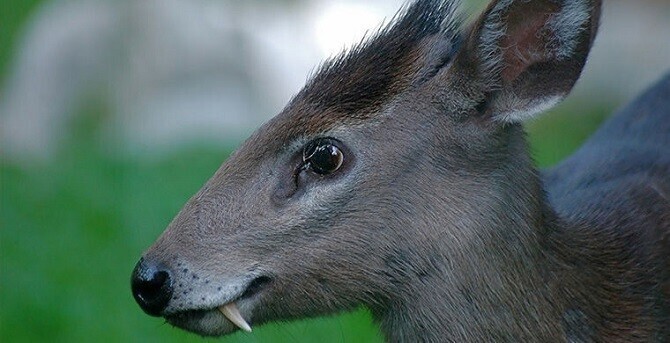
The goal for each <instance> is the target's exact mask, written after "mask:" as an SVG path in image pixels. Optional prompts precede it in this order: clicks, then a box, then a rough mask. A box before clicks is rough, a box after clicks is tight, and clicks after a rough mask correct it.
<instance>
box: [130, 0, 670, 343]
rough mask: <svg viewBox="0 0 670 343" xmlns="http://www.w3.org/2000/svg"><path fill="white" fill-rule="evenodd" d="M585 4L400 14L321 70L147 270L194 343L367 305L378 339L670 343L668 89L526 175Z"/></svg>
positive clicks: (155, 307)
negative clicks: (538, 122) (536, 130)
mask: <svg viewBox="0 0 670 343" xmlns="http://www.w3.org/2000/svg"><path fill="white" fill-rule="evenodd" d="M601 5H602V4H601V1H600V0H493V1H492V2H491V3H490V4H489V5H488V6H487V7H486V8H485V9H484V10H483V12H482V14H481V15H479V16H478V17H477V18H476V19H474V20H471V21H470V22H469V23H467V24H464V22H465V20H463V19H462V17H463V16H462V15H461V14H460V13H459V11H458V7H459V4H458V3H457V2H456V1H450V0H416V1H414V2H412V3H409V4H407V5H405V7H404V8H403V9H402V10H401V11H400V12H399V13H398V14H397V15H396V16H395V17H394V19H393V20H392V21H391V22H390V23H389V24H388V25H386V26H384V27H383V28H381V29H380V30H379V31H378V32H377V33H376V34H374V35H372V37H370V38H368V39H366V40H365V41H364V42H362V43H360V44H359V45H357V46H355V47H353V48H351V49H349V50H348V51H346V52H344V53H343V54H342V55H340V56H338V57H335V58H332V59H331V60H329V61H327V62H325V63H324V64H323V65H322V66H321V67H320V68H319V69H318V70H317V71H315V73H314V74H313V75H312V77H311V78H310V79H309V80H308V82H307V84H306V85H305V87H304V88H303V89H302V90H300V91H299V92H298V93H297V94H296V95H295V96H294V97H293V98H292V99H291V100H290V101H289V103H288V104H287V105H286V107H285V108H284V109H283V110H282V111H281V112H280V113H279V114H278V115H277V116H275V117H274V118H272V119H270V120H269V121H268V122H266V123H265V124H264V125H262V126H261V127H260V128H259V129H258V130H257V131H256V132H255V133H253V134H252V135H251V136H250V138H248V139H247V140H246V141H245V142H244V143H243V144H242V145H241V146H240V147H239V149H238V150H236V151H235V152H234V153H233V154H232V155H231V156H230V157H229V158H228V159H227V160H226V161H225V162H224V163H223V164H222V165H221V167H220V168H219V169H218V170H217V171H216V172H215V173H214V175H213V176H212V177H211V179H209V180H208V181H207V182H206V183H205V184H204V185H203V186H202V188H201V189H200V190H199V191H198V192H197V193H196V194H195V195H193V197H192V198H190V199H189V200H188V202H187V203H186V204H185V205H184V206H183V208H182V209H181V211H180V212H179V213H178V214H177V215H176V217H175V218H174V219H173V220H172V222H171V223H170V224H169V226H168V227H167V229H166V230H165V231H164V232H163V233H162V234H161V235H160V237H159V238H158V239H157V240H156V242H155V243H154V244H153V245H152V246H151V247H150V248H149V249H148V250H147V251H145V252H144V254H143V255H142V257H141V258H140V260H139V262H138V263H137V265H136V266H135V269H134V271H133V272H132V276H131V290H132V294H133V296H134V298H135V300H136V301H137V303H138V304H139V306H140V307H141V309H142V310H143V311H144V312H146V313H147V314H149V315H151V316H157V317H163V318H164V319H165V320H166V321H167V322H168V323H170V324H172V325H174V326H176V327H178V328H182V329H184V330H188V331H191V332H194V333H197V334H199V335H202V336H221V335H226V334H229V333H232V332H235V331H237V330H244V331H251V325H254V326H256V325H261V324H263V323H267V322H272V321H280V320H281V321H285V320H295V319H301V318H310V317H317V316H327V315H332V314H336V313H341V312H345V311H350V310H353V309H356V308H359V307H365V308H367V309H369V311H370V313H371V314H372V316H373V318H374V320H375V322H376V323H377V324H378V325H379V328H380V332H381V333H382V334H383V336H384V338H385V339H386V340H387V341H389V342H668V341H670V74H668V75H666V76H665V77H663V78H662V79H661V80H660V81H659V82H658V83H657V84H656V85H654V86H652V87H651V88H649V90H647V91H646V92H644V93H643V94H642V95H641V96H640V97H639V98H637V99H636V100H634V101H633V102H632V103H631V104H630V105H628V106H626V107H624V108H623V109H621V110H619V111H618V112H616V113H615V114H614V115H613V116H611V118H609V119H608V121H606V122H605V123H604V124H603V125H602V126H601V127H600V128H599V129H598V130H597V131H596V133H594V135H593V136H592V137H591V138H589V139H588V140H587V142H586V143H584V145H583V146H582V147H581V148H579V149H578V150H577V151H576V152H575V153H573V154H572V155H571V156H569V157H568V158H566V159H565V160H564V161H562V162H560V163H559V164H558V165H557V166H555V167H552V168H550V169H544V170H540V169H538V167H536V165H535V163H534V161H533V159H532V158H531V155H530V153H529V146H528V142H527V140H526V137H525V131H524V127H523V123H524V122H525V121H526V120H528V119H530V118H533V117H535V116H537V115H538V114H540V113H541V112H543V111H545V110H547V109H549V108H551V107H552V106H554V105H556V104H557V103H559V102H560V101H561V100H563V99H564V98H565V97H566V96H567V94H568V93H569V92H570V91H571V89H572V88H573V86H574V84H575V83H576V82H577V80H578V79H579V77H580V75H581V73H582V70H583V69H584V66H585V64H586V61H587V57H588V55H589V51H590V49H591V47H592V45H593V43H594V39H595V37H596V33H597V30H598V24H599V19H600V11H601Z"/></svg>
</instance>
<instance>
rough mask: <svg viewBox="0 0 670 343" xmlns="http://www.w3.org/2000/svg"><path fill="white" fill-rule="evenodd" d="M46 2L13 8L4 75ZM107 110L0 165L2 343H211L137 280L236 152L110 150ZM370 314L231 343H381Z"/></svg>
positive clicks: (549, 143)
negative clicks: (141, 264) (132, 282)
mask: <svg viewBox="0 0 670 343" xmlns="http://www.w3.org/2000/svg"><path fill="white" fill-rule="evenodd" d="M38 2H39V1H38V0H31V1H25V0H11V1H8V0H5V1H4V4H3V5H2V10H3V12H4V13H3V14H2V23H1V24H0V27H1V30H0V46H2V47H3V48H2V49H0V71H2V72H3V73H4V72H6V69H7V64H8V60H9V58H10V56H11V53H12V50H11V49H9V48H8V47H11V46H14V45H15V43H16V41H15V39H16V38H15V37H16V35H17V32H19V31H20V30H21V28H22V27H21V24H22V23H24V22H25V21H26V19H27V18H28V17H29V15H30V13H31V11H32V10H33V9H34V8H35V6H36V4H37V3H38ZM612 106H613V105H603V104H600V103H583V102H568V103H567V104H564V105H561V106H560V107H559V108H558V109H556V110H554V111H552V112H551V113H549V114H547V115H545V116H543V117H542V118H541V119H540V120H537V121H534V122H532V123H530V124H529V132H530V141H531V142H532V147H533V153H534V156H535V158H536V160H537V161H538V162H539V163H540V164H541V165H550V164H553V163H555V162H556V161H558V160H560V159H561V158H562V157H564V156H565V155H567V154H568V153H570V152H571V151H573V150H574V149H575V148H576V147H578V146H579V144H580V143H581V142H582V141H583V140H584V139H585V138H586V137H588V135H589V134H590V133H591V132H592V131H593V130H594V129H595V128H596V127H597V126H598V124H599V123H600V122H601V121H602V120H603V118H605V117H606V115H607V114H608V113H610V111H611V110H612ZM106 111H107V109H106V108H105V106H104V105H100V104H96V105H92V106H88V107H86V108H84V110H82V112H81V113H79V114H78V115H76V116H74V118H75V119H73V120H71V122H70V123H69V124H68V126H69V128H70V130H71V133H72V134H71V135H69V137H68V138H67V139H66V140H65V141H64V142H63V143H62V144H61V145H60V146H59V147H58V148H57V149H56V157H55V158H53V159H51V160H50V161H51V162H48V163H39V162H36V163H33V164H15V163H13V162H9V161H5V160H4V159H3V160H2V162H1V164H0V341H1V342H39V341H49V342H79V341H91V340H98V341H102V342H125V341H147V342H151V341H157V342H158V341H160V342H190V341H194V342H195V341H201V339H200V338H199V337H197V336H194V335H191V334H188V333H184V332H182V331H180V330H177V329H174V328H172V327H170V326H169V325H167V324H164V323H163V322H162V321H161V320H160V319H155V318H150V317H148V316H146V315H145V314H144V313H142V311H141V310H140V309H139V308H138V306H137V305H136V304H135V302H134V301H133V299H132V296H131V294H130V289H129V276H130V272H131V270H132V268H133V266H134V264H135V263H136V261H137V259H138V257H139V256H140V254H141V252H142V251H143V250H144V249H145V248H146V247H148V246H149V245H150V244H151V242H153V240H154V239H155V238H156V237H157V235H158V234H159V233H160V232H161V231H162V230H163V228H164V227H165V226H166V225H167V224H168V223H169V221H170V220H171V219H172V217H173V216H174V215H175V214H176V213H177V211H178V210H179V208H180V207H181V205H182V204H183V203H184V202H185V201H186V200H187V199H188V198H189V197H190V195H192V194H193V193H194V192H195V191H196V190H197V189H198V188H199V187H200V186H201V185H202V184H203V183H204V182H205V180H207V179H208V178H209V176H210V175H211V174H212V173H213V172H214V171H215V170H216V169H217V167H218V166H219V165H220V164H221V162H222V161H224V160H225V158H226V157H227V156H228V154H229V153H230V152H231V151H232V150H233V149H234V146H233V145H231V146H230V147H227V148H221V147H216V145H214V147H213V145H211V144H208V143H207V142H196V143H192V144H186V145H183V146H181V147H179V148H178V149H176V150H174V151H173V152H171V153H169V154H166V155H164V156H162V157H160V158H158V159H149V160H147V159H145V158H142V157H140V156H137V157H133V156H125V155H119V154H114V153H110V152H109V149H108V148H109V147H108V146H107V145H106V144H107V143H103V142H102V140H101V139H100V132H101V125H103V123H104V118H105V115H106ZM380 340H381V339H380V336H379V334H378V332H377V328H376V327H375V326H374V325H373V324H372V321H371V319H370V316H369V314H368V313H367V312H366V311H365V310H360V311H358V312H355V313H352V314H345V315H340V316H335V317H331V318H324V319H313V320H306V321H301V322H293V323H280V324H271V325H266V326H263V327H259V328H255V329H254V333H253V334H251V335H249V334H235V335H232V336H230V337H227V338H224V339H221V340H220V341H221V342H275V341H286V342H316V341H318V342H322V343H325V342H375V341H380Z"/></svg>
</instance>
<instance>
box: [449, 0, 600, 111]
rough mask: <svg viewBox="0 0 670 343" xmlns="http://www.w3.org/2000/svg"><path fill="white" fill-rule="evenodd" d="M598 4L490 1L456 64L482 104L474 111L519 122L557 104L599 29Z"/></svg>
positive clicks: (581, 0)
mask: <svg viewBox="0 0 670 343" xmlns="http://www.w3.org/2000/svg"><path fill="white" fill-rule="evenodd" d="M600 5H601V2H600V0H495V1H493V3H492V4H490V5H489V7H488V8H487V10H486V11H485V12H484V14H482V16H481V17H479V19H478V20H477V21H476V22H475V23H474V25H473V26H472V27H471V29H470V31H469V32H468V33H467V36H466V37H464V38H465V42H464V43H465V44H464V46H463V47H462V48H461V51H459V54H458V56H457V57H456V59H455V61H454V62H455V67H456V68H459V70H460V71H462V72H464V73H465V74H466V79H467V80H468V82H474V83H475V84H477V85H480V86H481V88H482V89H483V91H484V93H485V94H486V99H484V100H483V102H482V104H481V105H480V106H479V107H478V108H479V109H481V111H483V112H485V114H487V115H489V116H490V117H492V118H494V119H496V120H500V121H503V122H518V121H521V120H524V119H526V118H530V117H532V116H534V115H536V114H538V113H539V112H541V111H544V110H547V109H549V108H550V107H552V106H554V105H555V104H556V103H558V102H559V101H560V100H562V99H563V98H564V97H565V96H566V95H567V94H568V92H570V90H571V89H572V87H573V85H574V84H575V82H576V81H577V79H578V78H579V75H580V73H581V71H582V68H583V67H584V64H585V63H586V58H587V56H588V53H589V50H590V49H591V44H592V43H593V39H594V38H595V35H596V31H597V29H598V21H599V16H600Z"/></svg>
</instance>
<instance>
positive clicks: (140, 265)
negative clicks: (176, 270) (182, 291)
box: [130, 258, 173, 317]
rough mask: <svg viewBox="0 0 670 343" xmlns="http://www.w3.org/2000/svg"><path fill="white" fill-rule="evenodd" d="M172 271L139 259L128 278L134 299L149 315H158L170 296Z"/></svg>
mask: <svg viewBox="0 0 670 343" xmlns="http://www.w3.org/2000/svg"><path fill="white" fill-rule="evenodd" d="M171 274H172V273H171V272H170V270H168V269H167V268H165V267H163V266H161V265H159V264H155V263H152V262H150V261H145V260H144V258H142V259H140V261H139V262H137V265H136V266H135V269H134V270H133V273H132V275H131V278H130V287H131V289H132V292H133V297H134V298H135V301H137V303H138V304H139V305H140V307H141V308H142V310H144V312H146V313H147V314H148V315H151V316H156V317H158V316H160V315H161V313H162V312H163V311H164V310H165V308H166V307H167V305H168V303H169V302H170V299H171V298H172V293H173V286H172V280H173V278H172V275H171Z"/></svg>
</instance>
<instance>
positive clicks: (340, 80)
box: [297, 0, 462, 114]
mask: <svg viewBox="0 0 670 343" xmlns="http://www.w3.org/2000/svg"><path fill="white" fill-rule="evenodd" d="M458 7H459V1H455V0H417V1H414V2H412V3H410V4H408V5H406V6H405V7H403V8H402V9H401V10H400V11H399V12H398V13H396V15H395V16H394V17H393V18H392V19H391V21H390V23H389V24H388V25H386V26H382V28H380V29H379V30H377V32H376V33H374V34H372V35H371V36H368V37H366V38H364V39H363V40H362V41H361V42H360V43H359V44H358V45H356V46H354V47H353V48H351V49H350V50H348V51H344V52H343V53H342V54H340V55H339V56H337V57H335V58H333V59H330V60H328V61H326V62H325V63H324V64H322V65H321V66H320V68H318V70H317V72H316V73H315V74H314V76H313V77H311V79H310V80H309V81H308V83H307V85H306V86H305V88H304V89H303V90H302V91H301V92H300V93H299V94H298V96H297V97H299V98H302V99H304V100H306V101H308V102H309V103H310V104H312V105H313V106H315V107H316V108H319V109H331V110H335V111H339V112H344V113H350V114H355V113H357V112H365V111H366V110H373V109H375V108H378V107H379V106H380V105H382V104H384V103H386V102H388V101H389V100H390V99H392V98H393V97H394V96H395V95H397V94H399V93H400V92H402V91H403V90H405V89H406V88H407V87H409V86H410V85H412V84H413V83H415V82H420V81H421V80H425V79H427V78H429V77H430V76H431V74H432V75H434V73H435V72H434V70H436V69H438V68H440V67H441V66H443V65H445V64H447V63H448V62H449V61H450V60H451V58H452V57H453V55H454V54H455V51H456V47H457V45H458V42H459V28H460V24H461V22H462V20H461V16H460V15H459V14H458V13H457V9H458Z"/></svg>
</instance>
